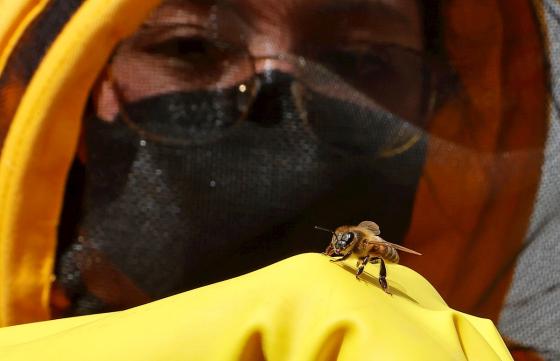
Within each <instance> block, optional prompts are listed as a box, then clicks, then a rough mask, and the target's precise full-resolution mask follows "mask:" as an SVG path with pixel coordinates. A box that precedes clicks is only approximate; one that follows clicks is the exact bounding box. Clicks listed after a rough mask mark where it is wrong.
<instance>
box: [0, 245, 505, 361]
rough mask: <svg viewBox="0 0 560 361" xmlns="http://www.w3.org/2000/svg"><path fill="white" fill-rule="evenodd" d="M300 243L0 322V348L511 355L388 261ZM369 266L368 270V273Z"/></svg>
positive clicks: (221, 355) (116, 355)
mask: <svg viewBox="0 0 560 361" xmlns="http://www.w3.org/2000/svg"><path fill="white" fill-rule="evenodd" d="M353 264H354V260H352V259H350V260H348V261H346V263H345V264H343V265H339V264H335V263H331V262H329V259H328V257H325V256H321V255H317V254H304V255H299V256H296V257H292V258H289V259H287V260H284V261H282V262H279V263H276V264H274V265H272V266H269V267H266V268H264V269H261V270H259V271H256V272H253V273H250V274H247V275H244V276H242V277H238V278H235V279H232V280H228V281H225V282H221V283H217V284H213V285H210V286H207V287H203V288H199V289H196V290H193V291H190V292H186V293H183V294H180V295H177V296H173V297H169V298H166V299H163V300H160V301H157V302H153V303H150V304H147V305H144V306H140V307H136V308H133V309H130V310H126V311H121V312H115V313H108V314H101V315H92V316H85V317H75V318H68V319H62V320H55V321H47V322H42V323H35V324H28V325H22V326H15V327H8V328H4V329H0V360H2V361H13V360H18V361H20V360H21V361H23V360H25V361H28V360H60V361H63V360H150V361H154V360H165V361H169V360H313V361H315V360H430V361H434V360H483V361H490V360H512V358H511V356H510V354H509V353H508V351H507V349H506V347H505V345H504V343H503V341H502V339H501V338H500V335H499V334H498V332H497V331H496V329H495V327H494V325H493V324H492V322H491V321H489V320H485V319H480V318H476V317H473V316H469V315H466V314H463V313H460V312H457V311H454V310H452V309H450V308H449V307H448V306H447V305H446V304H445V302H444V301H443V300H442V299H441V297H440V296H439V295H438V293H437V292H436V291H435V290H434V288H433V287H432V286H431V285H430V284H429V283H428V282H427V281H426V280H425V279H424V278H422V277H421V276H420V275H418V274H417V273H415V272H414V271H412V270H410V269H408V268H406V267H404V266H400V265H395V264H387V274H388V277H387V281H388V283H389V291H390V292H391V293H392V295H388V294H386V293H384V292H383V291H382V290H381V288H380V287H379V284H378V282H377V274H378V272H379V265H368V266H367V267H366V273H364V274H363V275H362V280H361V281H358V280H356V278H355V277H354V273H353V270H352V269H350V268H354V267H353ZM372 275H374V276H372Z"/></svg>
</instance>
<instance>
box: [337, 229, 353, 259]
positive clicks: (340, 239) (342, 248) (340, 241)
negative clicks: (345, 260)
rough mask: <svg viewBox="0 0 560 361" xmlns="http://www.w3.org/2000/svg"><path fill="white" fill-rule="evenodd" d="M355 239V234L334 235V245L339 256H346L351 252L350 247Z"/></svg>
mask: <svg viewBox="0 0 560 361" xmlns="http://www.w3.org/2000/svg"><path fill="white" fill-rule="evenodd" d="M354 239H355V235H354V233H353V232H343V233H336V234H335V235H333V239H332V241H331V242H332V245H333V248H334V251H335V253H336V254H338V255H346V254H348V253H349V252H351V248H350V246H351V245H352V242H353V241H354Z"/></svg>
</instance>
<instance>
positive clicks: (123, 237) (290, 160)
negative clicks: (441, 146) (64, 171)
mask: <svg viewBox="0 0 560 361" xmlns="http://www.w3.org/2000/svg"><path fill="white" fill-rule="evenodd" d="M434 8H435V7H434ZM433 15H434V14H431V13H429V12H426V11H424V9H423V8H422V6H421V5H420V2H418V3H416V2H411V1H357V0H356V1H354V0H352V1H344V2H340V1H328V0H314V1H295V0H290V1H262V0H261V1H235V0H234V1H216V2H215V1H204V0H196V1H194V0H192V1H166V2H164V3H163V4H162V5H161V6H160V7H159V8H158V9H157V10H156V11H155V12H154V13H153V14H152V15H151V16H150V17H149V19H147V20H146V21H145V22H144V24H143V25H142V26H141V27H140V28H139V29H138V31H137V32H136V33H135V34H134V35H133V36H132V37H130V38H128V39H126V40H124V41H123V42H122V43H121V44H120V45H119V46H118V47H117V48H116V49H115V51H114V53H113V55H112V57H111V59H110V61H109V63H108V64H107V66H106V67H105V69H104V71H103V72H102V74H101V75H100V77H99V79H98V82H97V84H96V86H95V88H94V90H93V92H92V97H91V102H90V104H89V106H88V110H87V112H86V116H85V118H84V141H83V145H84V148H83V149H85V151H84V152H83V157H82V160H83V161H84V164H85V166H84V168H83V170H82V171H81V170H79V169H75V170H74V172H75V174H78V175H79V174H83V178H84V179H85V188H84V198H83V202H82V203H81V206H80V207H81V208H80V209H81V212H80V214H81V215H80V217H79V219H78V222H77V223H78V226H77V227H76V229H75V232H71V233H70V236H69V237H67V239H62V240H61V241H60V244H59V249H60V252H59V259H58V266H57V273H58V284H59V285H60V286H61V287H63V289H64V290H65V293H66V294H67V295H68V297H69V298H70V299H71V300H72V305H73V306H72V308H71V310H68V311H67V312H69V313H70V314H81V313H90V312H98V311H103V310H111V309H118V308H122V307H126V306H130V305H134V304H137V303H141V302H145V301H147V300H149V299H155V298H159V297H163V296H166V295H169V294H172V293H176V292H180V291H183V290H187V289H190V288H193V287H197V286H201V285H204V284H208V283H211V282H215V281H218V280H222V279H225V278H227V277H231V276H235V275H239V274H242V273H245V272H247V271H250V270H253V269H256V268H257V267H261V266H264V265H266V264H269V263H271V262H273V261H276V260H279V259H282V258H284V257H286V256H289V255H292V254H295V253H299V252H302V251H320V250H322V249H323V248H324V246H326V242H325V241H326V240H325V239H323V238H324V237H320V236H319V235H316V234H313V233H312V232H313V225H314V224H321V225H325V226H331V227H333V226H336V225H337V224H340V223H344V222H349V223H351V222H356V221H360V220H363V219H375V220H376V221H377V222H379V223H380V224H382V225H383V226H382V227H383V228H382V229H383V232H384V235H386V236H387V237H388V238H390V239H391V240H392V241H393V242H399V241H401V240H402V238H403V237H404V234H405V232H406V229H407V225H408V222H409V220H410V212H411V207H412V199H413V196H414V193H415V189H416V186H417V181H418V178H419V176H420V173H421V169H422V165H423V160H424V153H425V149H426V139H425V138H426V133H425V132H424V127H425V124H426V122H427V119H428V118H429V116H430V115H431V113H432V112H433V111H434V108H435V107H436V106H437V104H438V102H439V101H440V99H441V98H442V96H444V95H445V94H444V93H445V92H449V91H450V90H449V84H450V81H449V79H451V78H450V76H451V75H450V74H451V72H449V71H447V70H445V69H446V67H445V66H444V65H442V64H443V63H444V62H443V61H442V57H441V56H439V55H441V54H439V53H438V51H437V36H435V35H436V34H435V32H434V31H435V29H436V28H437V26H436V25H434V21H433V20H434V18H432V19H431V20H432V21H431V22H430V23H431V24H432V25H431V26H425V18H426V17H429V16H433ZM427 33H429V36H426V34H427ZM426 39H431V40H430V42H427V41H426ZM434 39H436V40H435V41H434ZM442 79H444V80H445V84H446V85H447V88H446V89H445V90H444V91H442V89H441V88H442V87H441V83H442ZM78 168H79V167H78ZM79 177H80V176H78V178H79Z"/></svg>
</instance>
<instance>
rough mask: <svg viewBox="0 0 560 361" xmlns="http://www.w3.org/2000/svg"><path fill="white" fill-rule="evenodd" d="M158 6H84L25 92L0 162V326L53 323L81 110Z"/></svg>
mask: <svg viewBox="0 0 560 361" xmlns="http://www.w3.org/2000/svg"><path fill="white" fill-rule="evenodd" d="M36 2H37V1H31V0H28V1H21V4H20V5H21V6H22V8H23V7H24V6H23V3H26V4H35V3H36ZM159 2H160V0H143V1H131V0H115V1H109V2H108V1H105V0H89V1H86V2H84V5H82V6H81V7H80V9H79V10H78V12H77V13H76V14H75V15H74V16H73V17H72V19H71V20H70V21H69V23H68V24H67V25H66V26H65V28H64V30H63V32H62V33H61V34H60V35H59V36H58V38H57V39H56V41H55V42H54V43H53V45H52V46H51V48H50V49H49V51H48V53H47V54H46V56H45V57H44V59H43V61H42V62H41V65H40V67H39V68H38V70H37V72H36V73H35V75H34V77H33V79H32V81H31V83H30V84H29V86H28V88H27V91H26V93H25V96H24V97H23V99H22V101H21V103H20V105H19V107H18V110H17V113H16V115H15V118H14V120H13V122H12V124H11V126H10V130H9V133H8V136H7V138H6V142H5V144H4V147H3V150H2V153H1V154H0V210H2V211H1V212H0V326H5V325H13V324H18V323H24V322H31V321H37V320H46V319H48V318H49V316H50V315H49V307H48V302H49V291H50V284H51V280H52V278H51V277H52V263H53V258H54V257H53V255H54V252H55V245H56V231H57V225H58V221H59V214H60V210H61V204H62V200H63V194H64V184H65V180H66V176H67V173H68V169H69V167H70V164H71V161H72V159H73V157H74V154H75V148H76V143H77V140H78V136H79V131H80V122H81V115H82V112H83V109H84V104H85V102H86V99H87V96H88V94H89V91H90V89H91V87H92V84H93V83H94V81H95V79H96V77H97V75H98V74H99V72H100V71H101V69H102V67H103V66H104V64H105V63H106V62H107V59H108V57H109V55H110V53H111V50H112V49H113V48H114V46H115V44H117V43H118V41H120V40H121V39H123V38H124V37H126V36H127V35H128V34H131V33H132V32H134V30H135V29H136V28H137V27H138V26H139V24H140V23H141V22H142V20H143V19H144V18H145V17H146V16H147V15H148V14H149V12H150V11H151V10H152V9H153V8H154V7H155V6H157V5H158V3H159ZM12 3H13V2H12ZM5 4H7V2H2V3H0V5H2V6H3V8H4V7H6V8H8V6H6V5H5ZM3 8H0V13H1V12H2V11H3V10H4V9H3Z"/></svg>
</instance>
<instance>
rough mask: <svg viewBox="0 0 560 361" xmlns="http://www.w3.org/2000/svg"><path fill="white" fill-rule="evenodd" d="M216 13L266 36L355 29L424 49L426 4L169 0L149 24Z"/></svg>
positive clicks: (416, 0) (411, 0) (403, 0)
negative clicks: (271, 31) (230, 16)
mask: <svg viewBox="0 0 560 361" xmlns="http://www.w3.org/2000/svg"><path fill="white" fill-rule="evenodd" d="M216 7H221V8H227V9H228V10H230V11H231V12H232V13H235V14H236V16H239V17H240V18H242V19H243V20H244V21H246V22H247V23H248V24H250V25H252V27H253V28H256V29H260V30H262V29H270V28H278V27H280V28H284V29H293V30H294V31H298V30H301V31H304V30H305V29H306V28H312V29H313V30H314V31H327V30H329V28H333V27H334V28H336V29H344V30H345V29H348V28H351V27H354V28H362V29H364V31H369V32H372V31H376V32H379V33H385V34H390V35H391V36H393V37H394V39H395V40H396V42H398V43H401V44H403V45H406V46H410V47H414V48H417V47H419V46H420V45H421V44H419V39H418V34H419V33H420V32H421V30H422V19H421V3H420V0H227V1H216V0H166V1H164V2H163V3H162V5H161V6H160V7H159V8H158V10H157V11H156V12H154V14H153V16H152V18H151V19H150V20H149V21H153V22H165V21H189V20H188V19H189V18H190V19H191V20H193V19H194V18H196V17H200V16H209V14H210V13H211V11H213V10H212V9H213V8H214V9H215V8H216ZM226 13H227V12H226ZM341 25H344V26H341ZM365 28H367V30H366V29H365ZM331 31H332V29H331Z"/></svg>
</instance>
